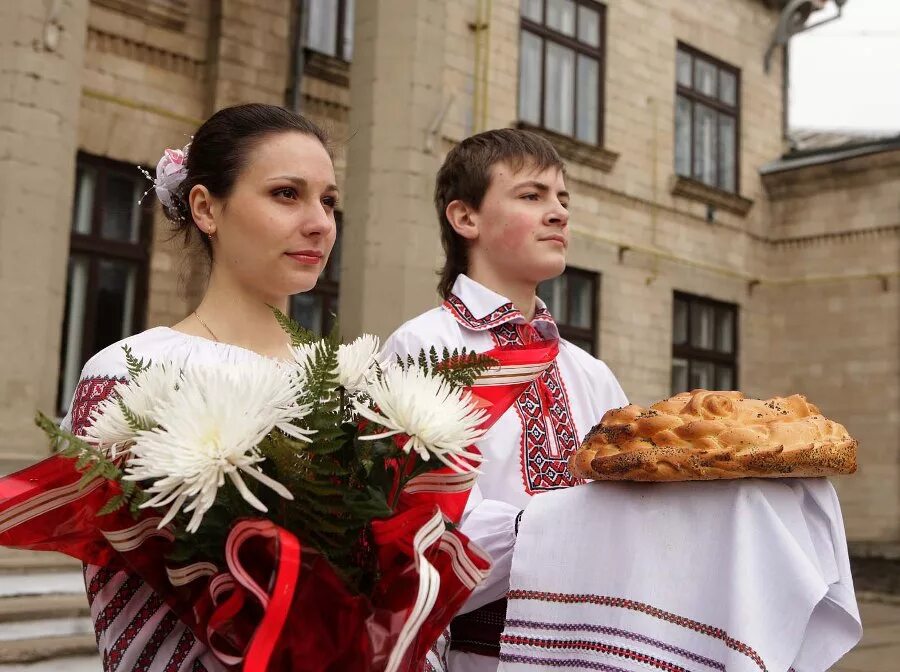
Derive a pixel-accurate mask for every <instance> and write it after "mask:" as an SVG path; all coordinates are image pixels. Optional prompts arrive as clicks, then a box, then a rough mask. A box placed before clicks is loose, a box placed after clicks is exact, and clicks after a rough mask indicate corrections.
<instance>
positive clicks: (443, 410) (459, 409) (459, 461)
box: [355, 366, 486, 473]
mask: <svg viewBox="0 0 900 672" xmlns="http://www.w3.org/2000/svg"><path fill="white" fill-rule="evenodd" d="M366 393H367V394H368V395H369V396H370V397H371V399H372V401H373V403H374V404H375V408H376V410H372V409H371V408H370V407H369V406H368V405H366V404H364V403H361V402H359V401H357V402H356V403H355V406H356V411H357V413H359V414H360V415H361V416H362V417H364V418H366V419H367V420H370V421H371V422H374V423H377V424H378V425H381V426H382V427H384V428H385V429H386V430H387V431H385V432H382V433H380V434H373V435H369V436H361V437H360V438H361V439H368V440H374V439H380V438H384V437H387V436H393V435H395V434H405V435H407V436H408V437H409V439H408V440H407V441H406V443H404V444H403V450H404V451H405V452H407V453H409V452H410V451H411V450H415V451H416V453H418V454H419V455H420V456H421V457H422V459H423V460H428V459H430V458H431V456H432V455H433V456H434V457H436V458H437V459H438V460H440V461H441V462H443V463H444V464H445V465H447V466H448V467H450V468H451V469H453V470H454V471H455V472H457V473H464V472H470V471H476V469H475V467H474V466H473V465H472V464H471V463H470V462H469V461H471V462H475V463H478V462H481V460H482V458H481V455H479V454H477V453H472V452H470V451H469V450H468V447H469V446H471V445H472V444H473V443H475V442H476V441H477V440H478V439H480V438H481V436H482V435H483V434H484V431H483V430H482V429H480V428H479V426H480V425H481V423H482V422H483V421H484V418H485V415H486V413H485V411H484V410H483V409H479V408H476V407H475V405H474V404H473V403H472V395H470V394H469V393H468V392H465V393H463V392H460V391H459V390H458V389H456V388H455V387H453V386H452V385H451V384H450V383H448V382H446V381H445V380H444V379H443V378H441V377H440V376H432V375H430V374H428V373H426V372H424V371H421V370H420V369H418V368H410V369H407V370H404V369H403V368H401V367H399V366H393V367H389V368H387V369H386V370H385V371H384V372H383V375H382V376H381V379H380V380H376V381H373V382H371V383H370V384H369V386H368V387H367V388H366Z"/></svg>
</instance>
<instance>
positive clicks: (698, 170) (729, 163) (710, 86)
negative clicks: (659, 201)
mask: <svg viewBox="0 0 900 672" xmlns="http://www.w3.org/2000/svg"><path fill="white" fill-rule="evenodd" d="M675 79H676V91H677V93H676V95H675V172H676V173H678V174H679V175H683V176H685V177H691V178H693V179H695V180H699V181H700V182H703V183H704V184H708V185H709V186H711V187H718V188H719V189H723V190H725V191H730V192H735V193H736V192H737V191H738V150H739V141H738V138H739V137H740V72H739V71H738V70H737V69H735V68H732V67H731V66H729V65H725V64H724V63H722V62H721V61H718V60H716V59H714V58H712V57H710V56H706V55H704V54H701V53H700V52H698V51H696V50H695V49H692V48H690V47H688V46H686V45H683V44H679V45H678V50H677V52H676V65H675Z"/></svg>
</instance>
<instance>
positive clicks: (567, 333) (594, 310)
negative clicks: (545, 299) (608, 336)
mask: <svg viewBox="0 0 900 672" xmlns="http://www.w3.org/2000/svg"><path fill="white" fill-rule="evenodd" d="M566 276H568V277H572V276H576V277H579V278H583V279H585V280H587V281H588V282H589V283H590V287H591V288H590V297H591V299H590V306H591V312H590V323H591V326H590V327H589V328H585V327H576V326H574V325H571V324H568V318H569V315H571V314H572V306H573V297H572V292H571V291H569V285H568V283H567V284H566V292H565V302H566V314H565V317H566V320H567V321H566V322H560V321H559V317H558V316H557V315H553V319H554V321H555V322H556V328H557V329H558V330H559V336H560V338H564V339H565V340H567V341H569V342H572V341H573V340H578V341H587V342H589V343H590V344H591V349H590V351H589V352H590V354H591V356H592V357H597V354H598V352H599V344H598V342H597V341H598V339H599V336H600V327H599V324H598V323H599V320H600V309H599V306H598V305H597V303H598V298H599V296H600V282H601V276H600V273H598V272H597V271H589V270H586V269H582V268H573V267H571V266H567V267H566V270H565V271H563V272H562V273H561V274H560V275H558V276H556V277H555V278H551V279H550V280H546V281H545V282H553V281H555V280H558V279H559V278H563V277H566ZM541 284H544V283H541ZM548 308H549V306H548ZM551 314H552V313H551Z"/></svg>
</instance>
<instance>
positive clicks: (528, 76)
mask: <svg viewBox="0 0 900 672" xmlns="http://www.w3.org/2000/svg"><path fill="white" fill-rule="evenodd" d="M542 47H543V42H542V40H541V38H539V37H537V36H536V35H533V34H532V33H529V32H528V31H525V30H523V31H522V42H521V50H520V52H519V118H520V119H521V120H522V121H527V122H528V123H530V124H535V125H538V124H540V123H541V65H542V59H543V48H542Z"/></svg>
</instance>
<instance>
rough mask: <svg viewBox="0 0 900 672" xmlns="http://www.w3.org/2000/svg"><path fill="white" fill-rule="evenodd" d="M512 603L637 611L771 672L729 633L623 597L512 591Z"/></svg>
mask: <svg viewBox="0 0 900 672" xmlns="http://www.w3.org/2000/svg"><path fill="white" fill-rule="evenodd" d="M508 599H510V600H538V601H542V602H554V603H563V604H593V605H596V606H601V607H618V608H620V609H629V610H631V611H637V612H640V613H642V614H646V615H647V616H652V617H653V618H658V619H660V620H663V621H666V622H668V623H673V624H675V625H679V626H681V627H683V628H687V629H689V630H693V631H694V632H699V633H701V634H703V635H707V636H708V637H712V638H713V639H718V640H720V641H721V642H723V643H724V644H725V646H727V647H728V648H729V649H731V650H733V651H737V652H738V653H741V654H743V655H745V656H747V658H749V659H750V660H752V661H753V662H754V663H756V666H757V667H759V669H760V670H762V672H767V669H766V665H765V663H764V662H763V659H762V658H761V657H760V655H759V654H758V653H757V652H756V651H755V650H754V649H753V648H752V647H751V646H749V645H748V644H744V643H743V642H741V641H739V640H737V639H734V638H733V637H731V636H730V635H729V634H728V633H727V632H726V631H725V630H722V629H721V628H716V627H713V626H711V625H706V624H705V623H700V622H699V621H695V620H693V619H690V618H686V617H684V616H679V615H678V614H673V613H672V612H670V611H664V610H663V609H659V608H657V607H654V606H652V605H649V604H644V603H643V602H636V601H634V600H626V599H625V598H623V597H609V596H607V595H574V594H571V593H548V592H542V591H537V590H511V591H509V595H508Z"/></svg>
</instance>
